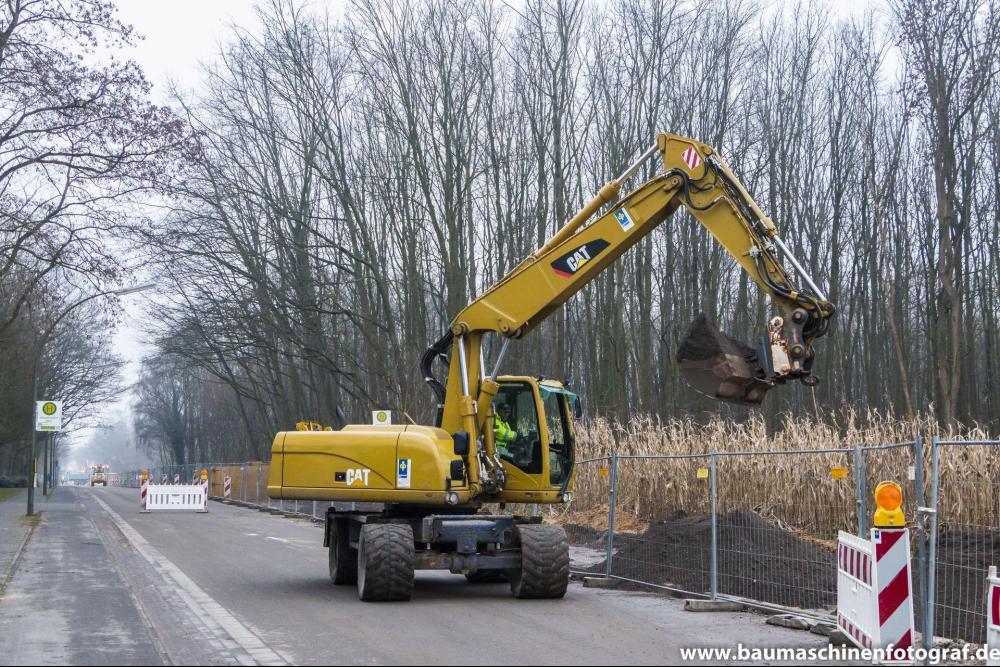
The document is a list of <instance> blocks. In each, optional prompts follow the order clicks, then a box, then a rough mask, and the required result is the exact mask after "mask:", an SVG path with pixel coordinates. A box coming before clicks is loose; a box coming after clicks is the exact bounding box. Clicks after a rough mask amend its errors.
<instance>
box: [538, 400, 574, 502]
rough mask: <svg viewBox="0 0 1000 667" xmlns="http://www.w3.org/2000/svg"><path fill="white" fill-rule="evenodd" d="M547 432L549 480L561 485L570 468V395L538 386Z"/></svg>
mask: <svg viewBox="0 0 1000 667" xmlns="http://www.w3.org/2000/svg"><path fill="white" fill-rule="evenodd" d="M539 390H540V391H541V394H542V407H543V409H544V410H545V424H546V426H547V427H548V428H547V430H548V432H549V482H550V483H551V484H553V485H556V486H558V485H561V484H562V483H563V482H564V481H565V480H566V476H567V475H568V474H569V470H570V446H571V443H570V437H571V436H570V431H569V425H568V424H567V415H569V414H570V412H569V407H570V406H569V400H570V395H569V394H567V393H564V392H561V391H560V392H557V391H550V390H548V389H547V388H546V387H544V386H542V387H539Z"/></svg>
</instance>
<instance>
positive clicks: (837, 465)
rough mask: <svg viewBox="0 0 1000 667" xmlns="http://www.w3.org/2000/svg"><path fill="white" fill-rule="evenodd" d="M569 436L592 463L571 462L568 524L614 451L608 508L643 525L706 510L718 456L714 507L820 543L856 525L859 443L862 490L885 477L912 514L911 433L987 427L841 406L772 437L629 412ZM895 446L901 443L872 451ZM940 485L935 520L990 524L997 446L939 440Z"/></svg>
mask: <svg viewBox="0 0 1000 667" xmlns="http://www.w3.org/2000/svg"><path fill="white" fill-rule="evenodd" d="M577 435H578V452H577V458H578V460H580V461H589V462H585V463H582V464H581V465H579V466H578V468H577V472H576V478H575V482H574V501H573V504H572V506H571V507H570V508H569V510H568V512H567V516H565V517H564V519H565V520H568V521H572V519H571V516H572V515H573V514H575V513H578V512H579V513H592V512H593V508H594V507H596V506H604V507H607V503H608V493H609V489H610V482H611V479H610V478H611V471H610V461H609V460H608V457H610V455H611V453H612V452H615V453H616V454H617V455H618V457H619V460H618V471H617V473H618V485H617V499H616V509H617V511H620V512H625V513H627V514H628V515H630V516H631V517H634V518H635V519H638V520H641V521H650V520H654V519H658V518H663V517H667V516H671V515H672V514H674V513H676V512H678V511H681V512H685V513H694V512H707V511H709V509H710V506H709V502H710V497H709V493H710V488H709V479H708V477H707V476H705V471H706V470H707V469H708V468H709V467H710V465H711V456H710V454H711V453H712V452H715V453H717V455H718V456H717V457H716V465H717V477H718V511H719V512H720V513H725V512H729V511H733V510H749V511H752V512H754V513H756V514H758V515H759V516H761V517H762V518H764V519H766V520H768V521H770V522H772V523H774V524H777V525H778V526H780V527H783V528H787V529H790V530H794V531H797V532H801V533H804V534H807V535H809V536H812V537H813V538H818V539H824V540H828V539H834V538H835V537H836V531H837V530H839V529H844V530H854V529H855V528H856V526H857V504H856V469H857V467H858V466H857V462H856V461H855V452H854V448H855V447H856V446H861V447H864V448H865V449H864V451H863V452H862V456H861V459H860V463H861V465H862V466H863V470H864V483H865V485H866V487H865V488H866V489H868V490H872V489H874V486H875V484H877V483H878V481H880V480H882V479H895V480H897V481H900V482H902V483H904V485H906V487H905V488H906V489H907V491H908V493H907V497H906V509H908V510H909V511H908V516H909V517H910V518H911V519H912V517H913V515H914V512H913V508H914V498H913V487H912V484H909V483H908V482H907V478H908V474H909V469H910V467H911V466H913V465H914V460H913V447H912V443H913V440H914V438H915V437H917V436H918V435H919V436H922V437H924V438H925V442H926V443H929V441H930V438H931V437H932V436H939V437H941V438H954V439H963V440H982V439H986V438H987V437H988V435H989V434H987V433H986V432H984V431H983V430H982V429H980V428H977V427H972V428H967V429H962V430H959V431H948V430H942V429H940V427H939V426H938V425H937V424H936V422H935V419H934V417H933V415H924V416H922V417H920V418H918V419H911V420H906V419H897V418H894V417H891V416H885V415H881V414H878V413H868V414H859V413H856V412H853V411H847V412H844V413H841V414H837V415H833V414H831V415H827V416H826V418H824V419H821V420H816V419H806V418H798V419H796V418H788V419H786V420H785V421H784V422H783V423H782V424H781V427H780V428H779V429H778V430H777V431H775V432H773V433H768V431H767V428H766V426H765V423H764V421H763V420H762V419H760V418H751V419H750V420H748V421H746V422H742V423H736V422H732V421H726V420H722V419H713V420H711V421H709V422H707V423H699V422H696V421H694V420H692V419H676V420H669V421H655V420H653V419H650V418H645V417H636V418H633V419H631V420H630V421H628V422H611V421H608V420H605V419H594V420H590V421H588V422H586V423H585V424H583V425H581V426H580V427H579V428H578V433H577ZM897 443H905V445H904V446H900V447H896V448H887V449H871V447H873V446H880V445H888V444H897ZM813 450H842V451H832V452H815V451H813ZM637 457H657V458H637ZM593 459H598V460H593ZM924 465H925V470H927V471H928V473H927V474H925V479H928V480H929V471H930V447H929V445H925V447H924ZM699 470H700V471H701V475H702V476H699ZM940 483H941V488H942V494H941V498H940V500H941V503H942V504H941V506H940V512H941V517H942V519H943V520H945V521H947V520H949V519H951V520H956V521H957V520H959V518H960V519H961V523H963V524H966V525H970V524H971V525H981V526H994V527H995V526H996V525H997V519H996V517H997V512H998V508H997V503H998V502H1000V501H998V498H1000V447H995V446H972V447H942V448H941V456H940ZM949 487H950V488H953V489H954V488H956V487H960V488H961V492H948V491H947V489H948V488H949ZM927 492H928V493H929V482H928V484H927ZM865 512H866V513H869V512H868V508H866V509H865ZM605 524H606V522H605ZM595 527H596V526H595Z"/></svg>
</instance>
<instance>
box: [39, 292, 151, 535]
mask: <svg viewBox="0 0 1000 667" xmlns="http://www.w3.org/2000/svg"><path fill="white" fill-rule="evenodd" d="M154 287H156V283H144V284H142V285H135V286H133V287H123V288H121V289H115V290H105V291H103V292H97V293H96V294H91V295H90V296H85V297H83V298H82V299H80V300H78V301H75V302H74V303H72V304H70V305H69V306H68V307H67V308H66V309H65V310H63V311H62V312H61V313H60V314H59V316H58V317H57V318H56V319H55V320H54V321H53V322H52V324H50V325H49V327H48V329H46V330H45V331H44V332H43V333H42V336H41V338H40V339H39V341H38V345H37V347H36V348H35V358H34V360H33V362H32V368H31V374H32V376H33V378H34V383H33V389H32V392H31V452H30V456H29V457H28V512H27V515H28V516H31V515H32V514H34V513H35V466H36V463H35V456H36V441H37V437H36V435H35V433H36V431H35V410H36V409H37V404H38V364H39V362H40V361H41V358H42V352H43V351H44V350H45V344H46V343H48V342H49V338H50V337H51V336H52V333H53V332H54V331H55V330H56V327H57V326H59V323H60V322H62V321H63V320H64V319H65V318H66V316H67V315H69V314H70V313H71V312H72V311H73V310H74V309H75V308H78V307H80V306H82V305H83V304H85V303H89V302H90V301H93V300H94V299H97V298H100V297H102V296H109V295H111V294H115V295H118V296H124V295H126V294H135V293H136V292H143V291H145V290H148V289H153V288H154ZM42 474H43V477H44V474H45V473H44V471H43V473H42Z"/></svg>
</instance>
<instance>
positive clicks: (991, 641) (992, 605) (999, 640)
mask: <svg viewBox="0 0 1000 667" xmlns="http://www.w3.org/2000/svg"><path fill="white" fill-rule="evenodd" d="M987 584H988V585H987V587H986V648H987V650H988V653H987V655H986V664H987V665H989V666H990V667H994V666H1000V576H998V574H997V568H996V566H995V565H994V566H991V567H990V575H989V579H988V581H987Z"/></svg>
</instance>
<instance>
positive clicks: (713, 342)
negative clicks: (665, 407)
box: [677, 313, 774, 405]
mask: <svg viewBox="0 0 1000 667" xmlns="http://www.w3.org/2000/svg"><path fill="white" fill-rule="evenodd" d="M677 365H678V366H679V367H680V370H681V375H683V376H684V379H685V380H686V381H687V383H688V384H689V385H691V388H692V389H694V390H695V391H698V392H701V393H702V394H705V395H706V396H709V397H711V398H715V399H718V400H720V401H727V402H729V403H737V404H739V405H760V404H761V403H762V402H763V401H764V394H766V393H767V391H768V390H769V389H771V388H772V387H774V384H773V383H771V382H769V381H768V379H767V375H766V374H765V372H764V369H763V368H762V367H761V364H760V362H759V361H758V359H757V354H756V352H754V350H753V348H751V347H749V346H747V345H745V344H743V343H741V342H740V341H738V340H736V339H735V338H732V337H731V336H728V335H726V334H724V333H722V332H721V331H719V330H718V329H717V328H716V327H715V326H714V325H713V324H712V323H711V322H709V321H708V318H707V317H705V313H698V315H697V316H696V317H695V318H694V320H693V321H692V322H691V324H690V325H688V329H687V332H686V333H685V334H684V338H682V339H681V343H680V346H679V347H678V348H677Z"/></svg>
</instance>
